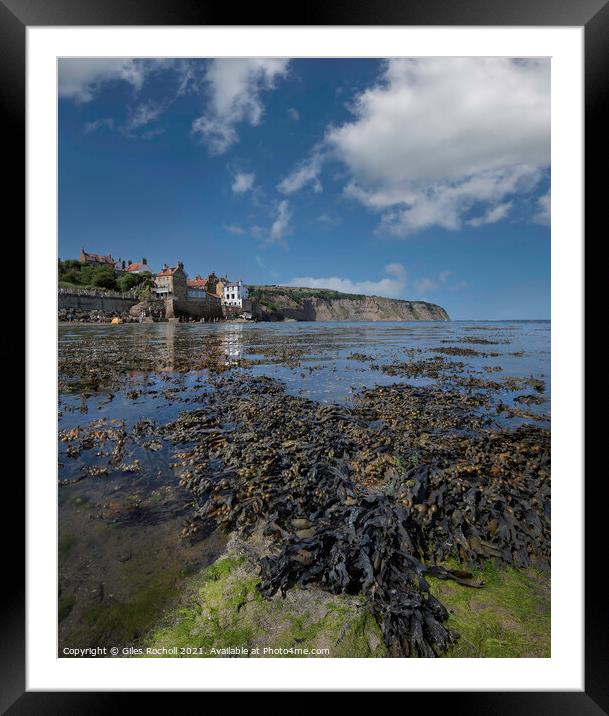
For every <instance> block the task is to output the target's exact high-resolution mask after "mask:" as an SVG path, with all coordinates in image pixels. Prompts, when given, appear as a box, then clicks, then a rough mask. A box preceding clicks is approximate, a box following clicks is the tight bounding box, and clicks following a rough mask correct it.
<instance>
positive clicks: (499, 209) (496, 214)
mask: <svg viewBox="0 0 609 716" xmlns="http://www.w3.org/2000/svg"><path fill="white" fill-rule="evenodd" d="M512 203H513V202H511V201H507V202H505V203H504V204H497V206H492V207H491V208H490V209H488V210H487V211H486V212H485V213H484V214H483V215H482V216H476V217H474V218H473V219H470V220H469V221H468V222H467V223H468V224H469V225H470V226H474V227H477V226H482V225H484V224H496V223H497V222H498V221H501V220H502V219H505V217H506V216H507V215H508V213H509V211H510V209H511V208H512Z"/></svg>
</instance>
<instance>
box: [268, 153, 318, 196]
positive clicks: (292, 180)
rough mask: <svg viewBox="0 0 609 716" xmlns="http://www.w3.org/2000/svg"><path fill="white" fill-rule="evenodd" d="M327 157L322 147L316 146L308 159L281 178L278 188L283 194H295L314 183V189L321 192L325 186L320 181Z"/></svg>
mask: <svg viewBox="0 0 609 716" xmlns="http://www.w3.org/2000/svg"><path fill="white" fill-rule="evenodd" d="M324 160H325V157H324V154H323V153H322V151H321V148H320V147H316V148H315V149H314V150H313V151H312V152H311V154H310V156H309V157H307V159H305V160H304V161H303V162H301V163H300V164H299V165H298V166H297V167H296V168H295V169H294V170H293V171H292V172H291V173H290V174H288V176H287V177H285V178H284V179H282V180H281V182H279V184H278V185H277V189H279V191H280V192H281V193H282V194H293V193H294V192H297V191H300V190H301V189H302V188H303V187H305V186H306V185H307V184H312V185H313V191H314V192H315V193H316V194H319V193H320V192H321V191H322V190H323V187H322V185H321V182H320V181H319V174H320V172H321V169H322V166H323V163H324Z"/></svg>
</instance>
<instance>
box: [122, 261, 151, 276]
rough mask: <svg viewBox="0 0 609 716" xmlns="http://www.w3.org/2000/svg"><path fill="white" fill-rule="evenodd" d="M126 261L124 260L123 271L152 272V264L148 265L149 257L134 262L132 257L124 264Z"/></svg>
mask: <svg viewBox="0 0 609 716" xmlns="http://www.w3.org/2000/svg"><path fill="white" fill-rule="evenodd" d="M124 264H125V262H124V261H123V271H125V272H126V273H144V272H146V271H148V272H150V266H148V259H145V258H144V259H142V260H141V261H138V262H136V263H133V262H132V261H131V259H129V261H128V262H127V265H126V266H125V265H124Z"/></svg>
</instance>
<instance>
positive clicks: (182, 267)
mask: <svg viewBox="0 0 609 716" xmlns="http://www.w3.org/2000/svg"><path fill="white" fill-rule="evenodd" d="M178 268H180V269H184V262H183V261H178Z"/></svg>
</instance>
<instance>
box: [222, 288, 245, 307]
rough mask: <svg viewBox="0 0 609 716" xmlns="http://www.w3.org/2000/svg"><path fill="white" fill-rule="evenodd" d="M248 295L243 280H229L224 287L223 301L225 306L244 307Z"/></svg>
mask: <svg viewBox="0 0 609 716" xmlns="http://www.w3.org/2000/svg"><path fill="white" fill-rule="evenodd" d="M247 296H248V293H247V287H246V286H245V284H244V283H243V281H227V282H226V283H225V284H224V288H223V297H222V303H223V305H224V306H234V307H236V308H243V301H244V300H245V299H246V298H247Z"/></svg>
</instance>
